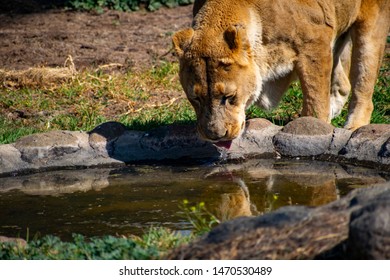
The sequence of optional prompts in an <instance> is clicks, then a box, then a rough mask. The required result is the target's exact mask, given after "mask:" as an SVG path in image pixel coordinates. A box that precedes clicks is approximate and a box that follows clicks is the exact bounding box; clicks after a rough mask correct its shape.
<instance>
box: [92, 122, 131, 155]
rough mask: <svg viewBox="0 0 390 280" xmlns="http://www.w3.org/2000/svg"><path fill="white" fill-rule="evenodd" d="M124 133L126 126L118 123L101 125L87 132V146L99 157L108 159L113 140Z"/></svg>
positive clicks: (111, 150) (111, 151)
mask: <svg viewBox="0 0 390 280" xmlns="http://www.w3.org/2000/svg"><path fill="white" fill-rule="evenodd" d="M125 132H126V126H124V125H123V124H121V123H118V122H106V123H103V124H101V125H99V126H97V127H96V128H94V129H93V130H91V131H90V132H89V144H90V145H91V147H92V148H93V149H94V150H96V151H97V152H98V153H99V154H100V155H103V156H106V157H109V156H110V155H111V154H112V153H113V146H112V142H113V140H115V139H117V138H118V137H120V136H121V135H123V134H124V133H125Z"/></svg>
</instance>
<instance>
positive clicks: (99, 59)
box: [0, 1, 192, 70]
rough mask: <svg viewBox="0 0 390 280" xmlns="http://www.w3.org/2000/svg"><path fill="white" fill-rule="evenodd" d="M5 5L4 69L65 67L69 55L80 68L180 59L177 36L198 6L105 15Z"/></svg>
mask: <svg viewBox="0 0 390 280" xmlns="http://www.w3.org/2000/svg"><path fill="white" fill-rule="evenodd" d="M11 2H12V1H11ZM19 2H23V1H19ZM4 7H5V8H7V9H4ZM17 7H22V6H21V5H19V6H17ZM2 8H3V10H0V38H1V39H0V68H2V69H10V70H11V69H17V70H19V69H26V68H29V67H33V66H50V67H54V66H63V64H64V62H65V60H66V58H67V56H68V55H71V56H72V58H73V61H74V63H75V66H76V69H78V70H79V69H83V68H85V67H97V66H99V65H105V64H110V63H119V64H121V65H123V66H124V67H126V68H128V67H132V68H143V67H148V66H150V65H151V64H153V63H155V62H156V61H157V60H159V59H161V58H163V59H166V60H174V59H176V58H175V57H174V56H173V55H172V52H170V49H171V35H172V33H174V32H175V31H177V30H179V29H182V28H184V27H188V26H190V24H191V16H192V6H183V7H178V8H175V9H166V8H162V9H160V10H158V11H156V12H153V13H152V12H146V11H138V12H132V13H125V12H117V11H106V12H105V13H103V14H97V13H94V12H83V13H81V12H74V11H69V10H68V11H67V10H65V9H64V8H58V9H39V7H38V8H37V7H35V6H34V7H31V8H30V9H29V10H27V11H26V10H20V9H15V7H7V6H2ZM0 9H1V8H0Z"/></svg>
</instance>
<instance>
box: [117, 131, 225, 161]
mask: <svg viewBox="0 0 390 280" xmlns="http://www.w3.org/2000/svg"><path fill="white" fill-rule="evenodd" d="M113 147H114V149H113V152H112V155H111V156H112V157H113V158H115V159H118V160H121V161H124V162H135V161H153V160H154V161H158V160H180V159H184V158H187V159H193V160H196V159H207V158H208V159H210V158H214V159H217V158H218V157H219V156H220V155H219V153H218V152H217V150H216V148H215V147H214V146H213V145H212V144H211V143H209V142H206V141H202V140H200V139H199V138H198V136H197V133H196V130H195V127H194V126H188V125H187V126H186V125H171V126H164V127H159V128H156V129H153V130H151V131H148V132H139V131H137V132H136V131H126V132H125V133H124V134H123V135H121V136H120V137H118V139H116V140H115V141H114V142H113Z"/></svg>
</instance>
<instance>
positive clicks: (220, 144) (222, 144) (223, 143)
mask: <svg viewBox="0 0 390 280" xmlns="http://www.w3.org/2000/svg"><path fill="white" fill-rule="evenodd" d="M214 145H215V146H217V147H220V148H225V149H228V150H229V149H230V146H231V145H232V141H231V140H229V141H219V142H216V143H214Z"/></svg>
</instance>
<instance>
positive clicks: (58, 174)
mask: <svg viewBox="0 0 390 280" xmlns="http://www.w3.org/2000/svg"><path fill="white" fill-rule="evenodd" d="M389 179H390V176H389V174H388V173H385V172H378V171H375V170H372V169H367V168H362V167H355V166H349V165H340V164H336V163H323V162H317V161H303V160H250V161H247V162H244V163H240V164H224V165H215V164H213V165H210V164H206V165H203V166H199V165H198V166H173V165H168V166H167V165H154V166H150V165H144V166H140V165H137V166H131V165H130V166H127V167H125V168H121V169H86V170H66V171H53V172H45V173H39V174H33V175H25V176H17V177H5V178H0V235H5V236H9V237H22V238H26V237H27V236H29V237H30V238H31V237H32V236H36V235H38V236H43V235H47V234H52V235H57V236H59V237H61V238H62V239H64V240H68V239H70V238H71V236H72V233H79V234H83V235H85V236H102V235H141V234H142V233H144V232H146V231H147V230H148V229H149V228H150V227H152V226H155V227H159V226H162V227H167V228H170V229H173V230H177V231H181V232H183V233H187V232H189V231H191V230H192V226H191V223H190V222H189V221H188V220H187V219H186V218H184V215H183V200H188V201H189V205H197V204H199V203H200V202H204V203H205V205H206V208H207V209H208V211H209V212H210V213H212V214H213V215H215V216H216V217H217V218H218V219H219V220H221V221H225V220H229V219H233V218H235V217H239V216H250V215H261V214H263V213H266V212H269V211H272V210H275V209H277V208H279V207H282V206H286V205H307V206H319V205H322V204H326V203H329V202H331V201H334V200H336V199H338V198H340V197H342V196H344V195H346V194H347V193H348V192H350V191H351V190H353V189H355V188H361V187H366V186H371V185H374V184H377V183H383V182H386V181H388V180H389Z"/></svg>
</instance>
